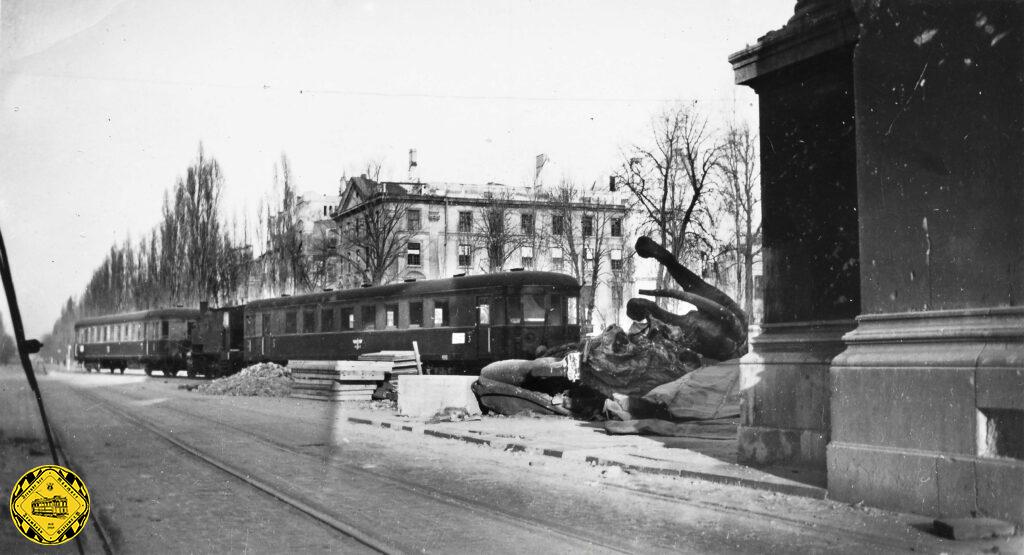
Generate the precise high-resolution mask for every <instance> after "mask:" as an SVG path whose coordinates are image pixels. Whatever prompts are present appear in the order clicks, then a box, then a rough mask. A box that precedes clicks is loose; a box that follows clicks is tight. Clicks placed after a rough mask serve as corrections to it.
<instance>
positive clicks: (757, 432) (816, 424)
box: [729, 1, 860, 470]
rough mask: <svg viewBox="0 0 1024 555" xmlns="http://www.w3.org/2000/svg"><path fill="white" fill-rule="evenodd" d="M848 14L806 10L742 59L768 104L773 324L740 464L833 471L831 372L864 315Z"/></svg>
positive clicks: (764, 132)
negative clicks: (828, 448) (829, 466)
mask: <svg viewBox="0 0 1024 555" xmlns="http://www.w3.org/2000/svg"><path fill="white" fill-rule="evenodd" d="M856 37H857V24H856V20H855V19H854V17H853V12H852V11H851V10H850V9H849V7H848V6H845V7H844V6H842V5H841V4H837V3H836V2H827V1H826V2H801V3H800V5H798V6H797V10H796V13H795V14H794V16H793V18H792V19H791V20H790V21H789V23H788V24H787V25H786V26H785V27H783V28H782V29H780V30H778V31H774V32H772V33H769V34H768V35H766V36H765V37H762V38H761V39H760V40H759V41H758V43H757V44H756V45H754V46H752V47H750V48H748V49H746V50H744V51H742V52H738V53H736V54H734V55H733V56H732V57H730V59H729V61H730V62H731V63H732V64H733V68H734V70H735V72H736V81H737V82H738V83H740V84H744V85H748V86H751V87H753V88H754V89H755V90H756V91H757V93H758V96H759V99H760V135H761V183H762V185H761V189H762V194H761V206H762V221H763V222H764V223H763V228H762V229H763V251H762V252H763V261H764V280H765V293H764V306H765V308H764V322H765V324H764V325H763V326H762V329H761V330H760V333H759V334H758V335H757V336H756V337H754V338H752V340H751V351H750V354H748V355H747V356H746V357H744V358H743V359H742V366H741V373H742V376H743V384H744V385H743V403H744V406H743V416H742V421H741V427H740V431H739V452H738V457H739V460H740V461H742V462H747V463H750V464H758V465H760V464H783V465H796V466H807V467H813V468H818V469H822V470H823V469H824V467H825V445H826V444H827V442H828V439H829V427H828V426H829V424H828V423H829V402H828V397H829V386H828V365H829V363H830V361H831V360H832V357H834V356H835V355H836V354H838V353H839V352H840V351H841V350H842V343H841V341H840V338H841V337H842V335H843V333H846V332H847V331H849V330H850V329H852V327H853V318H854V317H855V316H856V315H857V314H858V313H859V311H860V302H859V298H860V286H859V282H858V280H859V273H858V247H857V180H856V147H855V142H854V139H855V135H854V125H853V111H854V105H853V62H852V57H853V45H854V43H855V40H856Z"/></svg>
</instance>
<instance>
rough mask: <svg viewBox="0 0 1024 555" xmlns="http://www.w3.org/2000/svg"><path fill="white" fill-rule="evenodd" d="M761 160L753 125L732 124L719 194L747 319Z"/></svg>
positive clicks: (757, 238)
mask: <svg viewBox="0 0 1024 555" xmlns="http://www.w3.org/2000/svg"><path fill="white" fill-rule="evenodd" d="M759 160H760V159H759V157H758V151H757V137H756V136H755V135H754V134H753V133H752V132H751V130H750V126H748V125H747V124H746V123H742V124H734V125H731V126H730V127H729V129H728V130H727V132H726V139H725V145H724V149H723V154H722V157H721V159H720V160H719V163H718V167H719V170H720V171H721V173H722V180H721V187H720V189H721V191H720V194H721V196H722V199H723V205H724V209H725V212H726V214H727V215H728V216H730V217H731V218H732V224H733V242H732V245H731V247H732V250H733V252H734V253H735V272H736V293H737V294H736V297H737V298H742V299H743V310H745V311H746V313H747V315H748V316H752V315H753V309H754V261H755V260H756V259H757V257H759V256H760V255H761V218H760V206H759V205H760V195H759V186H760V171H759ZM741 293H742V295H741Z"/></svg>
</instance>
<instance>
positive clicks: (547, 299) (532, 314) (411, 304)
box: [246, 293, 576, 335]
mask: <svg viewBox="0 0 1024 555" xmlns="http://www.w3.org/2000/svg"><path fill="white" fill-rule="evenodd" d="M548 303H550V306H549V304H548ZM575 303H576V298H575V297H564V296H561V295H546V294H543V293H538V294H525V295H523V296H522V297H515V298H510V299H491V298H490V297H479V298H478V299H477V302H476V304H472V303H469V302H468V301H467V302H464V303H461V304H454V305H453V304H452V302H451V301H449V300H448V299H428V300H425V301H398V302H393V303H383V304H370V305H361V306H341V307H320V306H310V307H305V308H296V309H289V310H284V311H280V310H279V311H273V312H262V313H258V314H249V315H247V316H246V320H247V321H246V327H247V329H248V333H247V335H277V334H286V335H287V334H296V333H329V332H338V331H353V330H375V329H408V328H421V327H422V328H431V327H441V326H449V325H452V326H472V325H475V324H504V323H506V316H507V317H508V320H507V322H508V323H511V324H521V323H524V322H525V323H545V322H546V323H547V325H550V326H561V325H562V324H563V323H565V322H566V321H567V322H568V323H569V324H575V323H576V322H575V315H576V308H575ZM566 316H567V317H568V320H566Z"/></svg>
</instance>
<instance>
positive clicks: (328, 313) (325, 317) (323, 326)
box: [320, 308, 335, 331]
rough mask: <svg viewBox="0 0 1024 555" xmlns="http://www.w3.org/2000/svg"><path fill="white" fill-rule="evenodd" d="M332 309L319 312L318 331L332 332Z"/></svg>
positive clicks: (333, 328)
mask: <svg viewBox="0 0 1024 555" xmlns="http://www.w3.org/2000/svg"><path fill="white" fill-rule="evenodd" d="M334 330H335V327H334V309H333V308H325V309H323V310H321V311H320V331H334Z"/></svg>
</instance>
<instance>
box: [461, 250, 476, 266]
mask: <svg viewBox="0 0 1024 555" xmlns="http://www.w3.org/2000/svg"><path fill="white" fill-rule="evenodd" d="M472 265H473V247H472V246H471V245H459V266H461V267H463V268H468V267H470V266H472Z"/></svg>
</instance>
